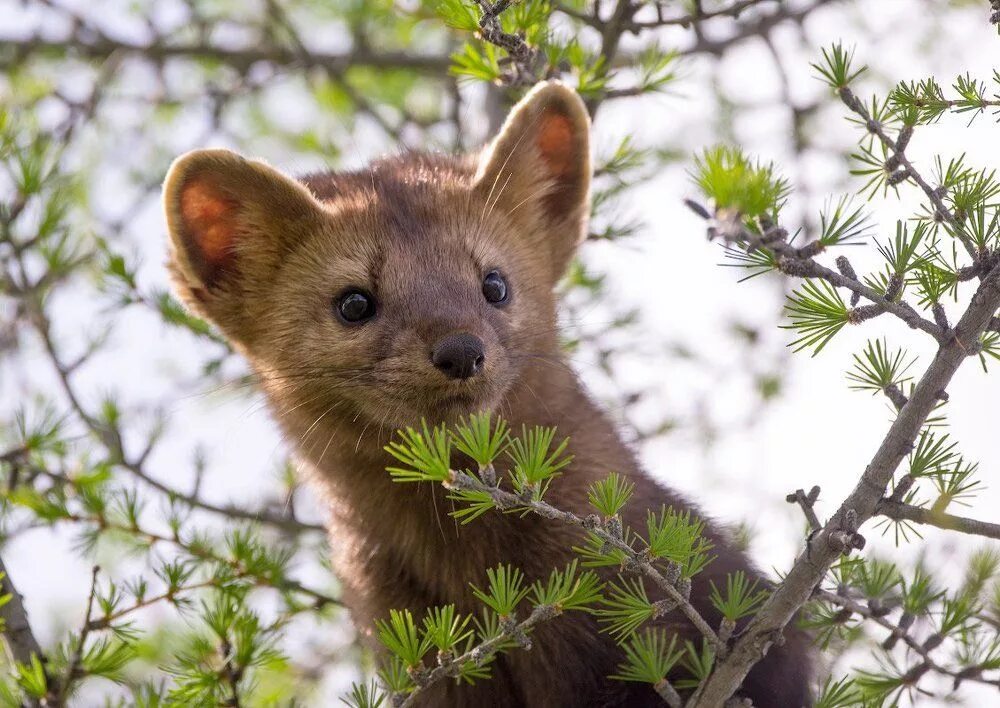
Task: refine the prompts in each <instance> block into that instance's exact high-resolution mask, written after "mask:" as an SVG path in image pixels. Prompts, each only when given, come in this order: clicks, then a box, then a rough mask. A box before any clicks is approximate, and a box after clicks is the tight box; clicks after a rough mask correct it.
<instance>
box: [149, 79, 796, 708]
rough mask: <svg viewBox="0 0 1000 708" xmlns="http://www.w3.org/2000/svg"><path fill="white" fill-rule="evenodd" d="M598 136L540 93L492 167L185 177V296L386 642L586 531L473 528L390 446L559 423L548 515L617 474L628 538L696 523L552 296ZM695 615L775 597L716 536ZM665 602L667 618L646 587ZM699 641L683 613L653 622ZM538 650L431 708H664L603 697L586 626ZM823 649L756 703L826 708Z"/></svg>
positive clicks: (758, 676) (582, 206)
mask: <svg viewBox="0 0 1000 708" xmlns="http://www.w3.org/2000/svg"><path fill="white" fill-rule="evenodd" d="M589 133H590V121H589V117H588V114H587V111H586V108H585V106H584V104H583V102H582V101H581V100H580V98H579V97H578V96H577V94H576V93H575V92H574V91H573V90H572V89H570V88H568V87H566V86H565V85H563V84H561V83H558V82H545V83H541V84H539V85H537V86H536V87H535V88H534V89H532V90H531V91H530V92H529V93H528V94H527V95H526V96H525V97H524V98H523V99H522V100H521V101H520V102H519V103H518V104H517V105H516V106H515V107H514V109H513V110H512V111H511V113H510V115H509V116H508V118H507V120H506V122H505V124H504V126H503V128H502V130H501V132H500V133H499V134H498V136H497V137H496V138H495V139H494V140H493V141H492V142H491V143H490V144H489V145H488V147H487V148H486V149H485V150H483V151H482V152H481V153H480V154H477V155H465V156H447V155H439V154H429V153H421V152H407V153H405V154H401V155H398V156H394V157H389V158H385V159H381V160H378V161H376V162H373V163H372V164H371V165H370V166H369V167H368V168H366V169H361V170H358V171H355V172H336V173H328V172H324V173H320V174H311V175H308V176H305V177H303V178H301V179H298V180H296V179H292V178H290V177H287V176H285V175H284V174H282V173H280V172H278V171H277V170H275V169H273V168H271V167H269V166H268V165H266V164H264V163H263V162H259V161H255V160H248V159H245V158H243V157H241V156H239V155H237V154H235V153H233V152H230V151H227V150H214V149H213V150H196V151H194V152H190V153H187V154H186V155H183V156H182V157H180V158H178V159H177V160H176V161H175V162H174V164H173V166H172V167H171V168H170V171H169V174H168V175H167V177H166V182H165V185H164V202H165V207H166V220H167V225H168V229H169V232H170V239H171V249H170V256H169V269H170V271H171V276H172V281H173V285H174V288H175V290H176V292H177V294H178V295H179V297H180V298H181V299H182V300H183V302H185V303H186V304H187V306H188V307H189V308H190V309H191V310H192V311H193V312H194V313H196V314H197V315H199V316H201V317H204V318H206V319H208V320H210V321H211V322H212V323H214V324H215V325H216V326H217V327H218V328H219V330H221V332H222V333H223V334H224V335H225V336H226V337H227V338H228V340H229V341H230V342H231V343H232V345H233V346H234V347H235V349H237V350H238V351H239V352H241V353H242V354H243V355H244V356H245V357H246V359H247V361H248V362H249V364H250V366H251V367H252V369H253V370H254V371H255V372H256V374H257V375H258V376H259V380H260V384H261V387H262V389H263V391H264V394H265V396H266V398H267V400H268V403H269V406H270V409H271V411H272V412H273V414H274V416H275V418H276V419H277V422H278V424H279V426H280V428H281V430H282V431H283V434H284V435H285V437H286V438H287V439H288V441H289V442H290V443H291V445H292V446H293V447H294V451H295V454H296V456H297V459H298V464H299V468H300V469H301V472H302V473H303V474H304V476H305V477H307V478H308V479H309V480H310V481H311V482H312V484H313V485H314V487H315V489H316V490H318V493H319V495H320V497H321V498H322V500H323V502H324V503H325V505H326V506H327V507H328V509H329V516H330V518H329V528H330V538H331V545H332V548H333V554H334V568H335V571H336V573H337V576H338V578H339V579H340V580H341V582H342V584H343V601H344V603H345V604H346V605H347V607H348V608H349V610H350V613H351V615H352V618H353V620H354V623H355V624H356V626H357V627H358V630H359V632H360V633H361V635H362V636H363V637H364V638H365V639H366V641H368V642H369V643H370V644H372V645H373V646H374V645H375V641H374V638H373V636H372V635H373V631H372V628H373V624H374V622H375V620H377V619H381V618H385V617H387V615H388V613H389V610H390V609H395V608H408V609H410V610H412V611H413V612H415V613H418V614H420V615H422V614H423V612H424V611H425V610H426V608H428V607H432V606H440V605H445V604H454V605H456V607H457V609H458V610H459V611H462V612H465V613H473V612H476V613H478V611H479V609H480V608H481V605H479V604H478V602H477V601H476V600H475V599H474V598H473V596H472V592H471V590H470V587H469V584H470V582H476V583H480V584H481V583H482V582H483V580H484V576H485V571H486V569H487V568H492V567H495V566H496V565H498V564H501V563H504V564H511V565H513V566H515V567H517V568H520V569H521V570H522V571H523V572H524V573H525V576H526V577H527V578H528V579H529V580H531V579H535V578H542V577H547V576H548V574H549V573H550V572H551V571H552V570H553V569H554V568H562V567H565V565H566V563H567V562H568V561H569V560H571V559H572V558H573V557H574V552H573V551H572V548H573V546H575V545H577V546H578V545H580V542H581V540H582V539H581V536H580V533H581V531H580V530H579V529H576V528H573V527H570V526H567V525H563V524H560V523H559V522H556V521H551V520H546V519H543V518H541V517H538V516H534V515H525V516H523V517H522V516H521V515H518V514H501V513H494V514H487V515H485V516H482V517H481V518H479V519H477V520H476V521H475V522H474V523H470V524H467V525H460V524H457V523H456V522H455V520H454V519H452V518H451V517H450V516H449V515H448V512H449V510H451V509H452V502H450V501H449V500H448V499H447V498H446V492H445V491H444V490H443V489H442V488H441V487H440V485H431V484H429V483H428V484H423V485H418V487H417V488H415V487H414V485H401V484H395V483H393V481H392V480H391V478H390V475H389V474H388V473H387V472H386V467H387V466H389V465H391V463H392V460H391V458H390V457H389V455H388V453H387V452H386V451H385V449H384V448H385V446H386V444H387V443H388V442H389V441H390V440H392V439H393V438H392V436H393V433H394V431H395V430H397V429H399V428H401V427H404V426H411V425H416V424H418V423H419V422H420V421H422V420H425V421H428V422H429V423H432V424H433V423H438V422H454V421H456V420H459V419H460V418H461V417H463V416H468V415H469V414H471V413H474V412H477V411H493V412H496V413H497V414H498V415H502V416H504V417H505V418H506V420H507V421H509V423H510V425H511V428H512V429H513V430H520V429H521V426H522V424H523V425H526V426H529V427H530V426H535V425H543V426H555V427H556V428H557V430H558V434H559V436H560V437H563V436H566V437H569V439H570V441H571V452H572V454H573V462H572V464H571V466H570V467H569V468H567V469H566V470H564V472H563V474H562V476H561V477H559V478H558V479H557V480H556V481H555V482H554V483H553V484H552V485H551V487H550V488H549V491H548V492H547V496H546V499H547V500H548V501H550V502H551V503H552V504H553V505H555V506H557V507H560V508H563V509H566V510H567V511H571V512H574V513H576V514H578V515H580V516H586V515H587V514H588V513H592V509H591V508H590V507H589V505H588V500H587V489H588V487H589V486H590V485H591V484H592V483H593V482H595V481H596V480H599V479H603V478H604V477H606V476H607V475H608V474H609V473H610V472H612V471H615V472H618V473H620V474H621V475H624V476H625V477H626V478H627V479H628V480H629V481H630V482H631V483H633V484H634V485H635V492H634V495H633V497H632V500H631V501H630V503H629V504H628V506H627V507H626V509H625V510H624V511H623V512H622V515H623V523H625V524H626V525H627V526H629V527H632V528H636V529H643V528H645V519H646V514H647V510H650V509H652V510H659V509H661V507H662V506H664V505H666V506H669V507H673V508H674V509H675V510H678V511H681V510H691V511H692V512H693V513H694V514H695V515H699V512H698V510H697V508H696V507H694V506H693V505H692V504H690V503H689V502H688V501H687V500H686V499H684V498H682V497H681V496H680V495H679V494H677V493H675V492H674V491H672V490H670V489H668V488H665V487H664V486H662V485H661V484H659V483H657V482H656V481H654V480H653V479H652V478H650V477H649V476H647V475H646V474H645V473H644V472H643V471H642V470H641V469H640V467H639V464H638V463H637V461H636V456H635V454H634V452H633V451H632V450H631V449H630V448H629V446H628V445H626V444H625V443H624V442H623V440H622V438H621V437H620V436H619V434H618V432H617V431H616V429H615V426H614V425H613V424H612V422H611V421H610V420H609V419H608V418H607V417H606V416H605V415H604V414H603V413H602V412H601V411H600V409H599V408H598V406H597V405H595V403H594V402H593V401H592V400H591V398H590V397H589V396H588V394H587V393H586V391H585V390H584V387H583V385H582V384H581V382H580V381H579V379H578V377H577V376H576V374H575V373H574V371H573V369H572V368H571V367H570V366H569V364H568V363H567V358H566V356H565V354H564V352H563V351H562V349H561V347H560V343H559V327H558V326H557V318H556V307H557V299H556V296H555V293H554V290H555V287H556V285H557V283H558V282H559V280H560V279H561V277H562V275H563V274H564V272H565V271H566V269H567V267H568V265H569V263H570V261H571V259H572V258H573V256H574V253H575V252H576V249H577V247H578V246H579V244H580V242H581V240H582V239H583V238H584V236H585V234H586V232H587V228H586V227H587V219H588V215H589V211H590V183H591V172H592V168H591V159H590V144H589V142H590V138H589ZM705 535H706V536H707V537H708V538H709V539H710V540H711V541H712V543H714V549H713V551H712V553H713V554H714V555H715V556H716V557H715V559H714V561H713V562H712V563H710V564H709V566H708V567H707V569H705V570H704V571H703V572H701V573H700V574H698V575H696V576H695V577H694V579H693V586H692V590H691V595H690V597H691V602H692V604H693V605H694V606H695V607H696V608H697V610H698V611H699V612H700V613H701V614H702V615H703V616H704V617H705V618H706V619H707V621H708V622H709V623H710V624H711V625H712V626H714V627H718V626H719V621H720V619H721V617H720V615H719V613H718V612H717V611H716V610H715V608H714V607H713V605H712V603H711V601H710V599H709V597H710V593H711V585H710V583H711V582H712V581H714V582H715V585H716V586H718V587H724V586H725V580H726V576H727V574H729V573H732V572H734V571H739V570H742V571H744V572H745V573H747V574H748V576H750V577H751V578H758V579H759V578H761V575H760V574H759V572H758V571H757V570H756V569H754V567H753V565H752V564H751V562H750V560H749V559H748V558H747V557H746V555H745V554H743V553H742V552H741V551H739V550H738V549H737V548H736V547H735V546H734V544H733V543H732V541H731V540H730V539H729V538H728V537H727V535H726V534H725V533H724V531H723V530H722V529H720V528H719V527H717V526H714V525H712V524H711V523H708V524H707V525H706V529H705ZM646 587H647V591H648V592H649V593H650V597H651V599H652V600H656V599H661V596H660V595H657V590H656V588H655V587H654V586H653V584H652V583H646ZM656 622H657V624H658V625H661V626H665V627H667V628H668V629H669V630H670V631H671V632H674V633H676V634H677V635H678V639H680V640H685V639H689V640H691V641H692V642H694V643H695V644H696V645H697V646H700V645H701V636H700V634H699V633H698V632H697V630H695V629H694V628H693V627H692V626H691V624H690V622H688V621H687V620H686V619H685V618H684V617H683V616H681V615H680V614H679V613H677V612H676V611H675V612H673V613H670V614H668V615H666V616H664V617H662V618H660V619H658V620H657V621H656ZM532 643H533V647H534V648H533V649H532V650H531V651H530V652H526V651H523V650H512V651H510V652H508V653H503V654H501V655H499V656H498V657H497V658H496V660H495V662H494V664H493V665H492V673H493V677H492V679H490V680H484V681H478V682H476V683H475V684H474V685H471V686H470V685H466V684H464V683H463V684H461V685H460V684H458V683H456V682H454V681H450V680H449V681H444V682H440V683H438V684H436V685H435V686H434V687H433V688H432V689H431V690H428V691H427V692H426V694H425V696H426V697H425V699H424V700H423V702H422V703H421V705H428V706H476V707H477V708H482V707H484V706H498V707H501V706H510V707H515V706H539V707H543V708H549V707H559V706H567V707H570V706H572V707H575V706H632V707H635V706H654V705H655V706H660V705H663V703H662V699H661V698H660V697H659V696H657V695H656V694H655V692H654V690H653V689H652V688H651V687H650V686H647V685H643V684H637V683H626V682H621V681H616V680H611V679H609V676H610V675H612V674H614V673H615V671H616V667H617V666H618V664H619V663H621V661H622V659H623V652H622V649H621V648H620V646H618V645H617V644H616V642H615V641H614V640H613V639H612V638H611V637H609V636H608V634H606V633H601V632H600V626H599V625H598V624H597V623H596V622H595V621H594V619H593V618H592V617H591V616H590V615H588V614H586V613H579V612H576V613H568V614H566V615H564V616H561V617H559V618H556V619H554V620H552V621H550V622H547V623H544V624H542V625H539V626H538V627H537V628H536V629H535V631H534V633H533V635H532ZM809 655H810V652H809V640H808V637H807V636H806V635H805V634H804V633H803V632H801V631H800V630H797V629H794V628H792V629H788V630H786V632H785V638H784V642H783V643H776V644H775V645H773V646H772V647H771V649H770V651H769V653H768V654H767V655H766V657H765V658H764V659H763V660H762V661H760V662H759V663H758V664H757V665H756V666H755V667H754V668H753V670H752V671H750V673H749V675H748V676H747V678H746V680H745V681H744V683H743V685H742V687H741V689H740V693H739V695H740V696H743V697H746V698H749V699H751V700H752V701H753V705H755V706H758V708H768V707H772V706H773V707H774V708H796V707H797V706H804V705H808V704H809V703H810V701H811V698H810V695H811V694H810V688H809V686H810V681H811V677H810V673H811V664H810V658H809Z"/></svg>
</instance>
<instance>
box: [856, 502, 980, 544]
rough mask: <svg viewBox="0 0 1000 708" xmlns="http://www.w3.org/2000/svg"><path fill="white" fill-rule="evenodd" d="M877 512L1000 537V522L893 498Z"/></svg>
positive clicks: (941, 527)
mask: <svg viewBox="0 0 1000 708" xmlns="http://www.w3.org/2000/svg"><path fill="white" fill-rule="evenodd" d="M875 513H876V514H880V515H881V516H886V517H888V518H890V519H895V520H896V521H912V522H913V523H915V524H926V525H928V526H937V527H938V528H940V529H947V530H949V531H958V532H960V533H967V534H972V535H974V536H985V537H987V538H996V539H1000V524H992V523H990V522H988V521H979V520H977V519H967V518H965V517H964V516H955V515H953V514H946V513H944V512H942V511H935V510H933V509H925V508H924V507H920V506H914V505H912V504H905V503H903V502H901V501H896V500H895V499H891V498H890V499H883V500H882V501H880V502H879V503H878V506H877V508H876V510H875Z"/></svg>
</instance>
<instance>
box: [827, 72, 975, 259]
mask: <svg viewBox="0 0 1000 708" xmlns="http://www.w3.org/2000/svg"><path fill="white" fill-rule="evenodd" d="M837 95H838V96H840V100H841V101H843V103H844V105H845V106H847V107H848V108H849V109H850V110H851V111H853V112H854V113H855V114H857V116H858V117H859V118H861V120H862V121H863V123H864V126H865V129H866V130H867V131H868V132H869V133H871V134H872V135H874V136H875V137H876V138H878V139H879V141H880V142H881V143H882V145H884V146H885V149H886V151H887V152H888V153H889V155H890V159H891V160H892V161H893V164H895V165H896V166H897V167H898V169H899V174H901V175H902V178H903V179H909V180H912V181H913V182H914V183H915V184H916V185H917V186H918V187H920V189H921V191H923V193H924V195H925V196H926V197H927V199H928V200H929V201H930V202H931V204H932V205H933V206H934V216H935V218H936V219H940V220H942V221H947V222H948V224H949V225H950V226H951V227H952V233H954V235H955V237H956V238H958V240H959V241H960V242H961V243H962V245H963V246H964V247H965V250H966V251H968V253H969V255H970V256H971V257H972V260H973V261H974V262H976V263H978V262H979V259H980V256H981V255H982V254H980V253H979V252H978V251H977V249H976V246H975V244H973V242H972V239H970V238H969V236H968V235H967V234H966V233H965V226H964V225H963V224H962V222H961V221H960V220H959V219H958V218H957V217H956V216H955V214H953V213H952V211H951V209H949V208H948V205H947V204H945V203H944V199H943V198H942V194H943V193H944V192H943V190H942V188H937V189H935V188H934V187H931V185H930V184H929V183H928V182H927V180H926V179H924V178H923V176H921V174H920V172H918V171H917V169H916V167H914V166H913V163H912V162H910V160H909V158H908V157H907V156H906V145H907V144H908V143H909V135H910V134H911V133H912V128H911V127H909V126H906V127H904V128H903V130H902V131H901V133H900V135H899V137H897V138H896V139H895V140H893V139H892V138H891V137H890V136H889V134H888V133H887V132H886V130H885V126H884V125H883V124H882V123H881V122H879V121H878V120H875V119H874V118H873V117H872V114H871V112H870V111H869V110H868V109H867V108H865V105H864V104H863V103H862V102H861V101H860V100H859V99H858V97H857V96H856V95H855V94H854V92H853V91H852V90H851V89H850V87H848V86H842V87H840V88H839V89H838V91H837Z"/></svg>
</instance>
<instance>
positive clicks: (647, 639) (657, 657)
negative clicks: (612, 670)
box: [611, 627, 684, 684]
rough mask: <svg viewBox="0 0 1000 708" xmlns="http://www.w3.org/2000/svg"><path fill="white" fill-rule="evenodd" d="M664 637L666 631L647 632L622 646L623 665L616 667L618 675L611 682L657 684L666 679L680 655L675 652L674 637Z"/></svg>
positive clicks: (652, 630)
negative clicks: (623, 654)
mask: <svg viewBox="0 0 1000 708" xmlns="http://www.w3.org/2000/svg"><path fill="white" fill-rule="evenodd" d="M669 636H670V638H669V640H668V639H667V637H668V632H667V630H666V629H663V628H662V627H661V628H657V629H649V628H647V629H646V630H645V631H644V632H643V633H642V634H641V635H637V636H635V637H633V638H632V639H631V640H630V641H629V643H628V644H626V645H625V647H624V649H625V661H624V662H622V663H621V664H619V665H618V673H616V674H614V675H612V676H611V678H613V679H616V680H618V681H635V682H638V683H649V684H657V683H659V682H660V681H662V680H664V679H665V678H666V677H667V674H669V673H670V670H671V669H672V668H674V665H675V664H676V663H677V662H678V661H679V660H680V658H681V657H682V655H683V654H684V652H683V651H681V650H677V649H675V646H676V644H677V635H676V634H671V635H669Z"/></svg>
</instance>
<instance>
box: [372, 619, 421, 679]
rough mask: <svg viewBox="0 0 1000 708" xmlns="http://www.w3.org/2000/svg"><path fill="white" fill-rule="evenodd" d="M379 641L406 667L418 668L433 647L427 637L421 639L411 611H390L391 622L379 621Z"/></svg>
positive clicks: (377, 622)
mask: <svg viewBox="0 0 1000 708" xmlns="http://www.w3.org/2000/svg"><path fill="white" fill-rule="evenodd" d="M375 627H376V628H377V630H378V638H379V641H381V642H382V644H383V646H385V648H386V649H388V650H389V651H390V652H392V653H393V655H395V656H396V657H398V658H399V659H400V660H401V661H402V662H403V663H404V664H405V665H406V666H418V665H419V664H420V661H421V659H423V657H424V654H426V653H427V650H428V649H430V647H431V642H430V641H429V639H428V638H427V637H426V636H425V637H423V638H421V637H420V635H419V633H418V631H417V625H416V623H415V622H414V621H413V615H412V614H411V613H410V611H409V610H389V620H388V621H386V620H377V621H376V622H375Z"/></svg>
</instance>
